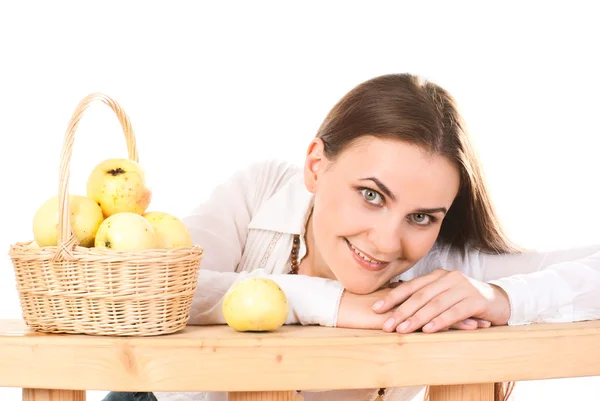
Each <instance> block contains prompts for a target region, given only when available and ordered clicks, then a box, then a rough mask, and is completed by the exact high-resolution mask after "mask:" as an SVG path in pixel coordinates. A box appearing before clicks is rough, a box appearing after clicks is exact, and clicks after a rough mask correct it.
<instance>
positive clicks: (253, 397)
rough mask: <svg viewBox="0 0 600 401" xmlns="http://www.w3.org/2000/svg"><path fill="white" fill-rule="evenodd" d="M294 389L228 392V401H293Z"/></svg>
mask: <svg viewBox="0 0 600 401" xmlns="http://www.w3.org/2000/svg"><path fill="white" fill-rule="evenodd" d="M294 394H295V392H294V391H246V392H233V393H229V394H228V397H227V399H228V400H229V401H294Z"/></svg>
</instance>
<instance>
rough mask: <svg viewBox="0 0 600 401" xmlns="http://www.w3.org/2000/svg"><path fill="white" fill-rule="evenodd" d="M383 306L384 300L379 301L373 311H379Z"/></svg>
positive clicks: (374, 305)
mask: <svg viewBox="0 0 600 401" xmlns="http://www.w3.org/2000/svg"><path fill="white" fill-rule="evenodd" d="M382 306H383V300H379V301H377V302H375V303H374V304H373V310H379V309H381V307H382Z"/></svg>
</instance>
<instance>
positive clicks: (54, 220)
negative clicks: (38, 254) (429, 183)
mask: <svg viewBox="0 0 600 401" xmlns="http://www.w3.org/2000/svg"><path fill="white" fill-rule="evenodd" d="M69 208H70V210H71V215H70V219H71V230H72V231H73V234H74V235H75V238H77V241H78V242H79V245H81V246H84V247H87V248H89V247H92V246H94V238H95V236H96V231H97V230H98V227H99V226H100V224H101V223H102V221H103V220H104V216H103V215H102V209H101V208H100V206H98V204H97V203H96V202H95V201H94V200H93V199H91V198H88V197H86V196H81V195H69ZM59 235H60V233H59V232H58V196H53V197H52V198H49V199H48V200H46V201H45V202H44V203H43V204H42V205H41V206H40V207H39V208H38V210H37V211H36V212H35V214H34V216H33V237H34V240H35V242H36V243H37V244H38V245H39V246H40V247H43V246H56V245H57V244H58V237H59Z"/></svg>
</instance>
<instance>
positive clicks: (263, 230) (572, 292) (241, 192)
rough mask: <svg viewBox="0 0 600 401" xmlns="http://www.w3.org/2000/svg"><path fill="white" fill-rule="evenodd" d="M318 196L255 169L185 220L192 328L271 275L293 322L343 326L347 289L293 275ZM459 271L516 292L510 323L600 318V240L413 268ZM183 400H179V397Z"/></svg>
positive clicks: (329, 396)
mask: <svg viewBox="0 0 600 401" xmlns="http://www.w3.org/2000/svg"><path fill="white" fill-rule="evenodd" d="M311 204H312V194H311V193H310V192H309V191H307V190H306V188H305V186H304V177H303V171H302V169H300V168H298V167H296V166H293V165H290V164H287V163H285V162H278V161H269V162H264V163H258V164H255V165H252V166H251V167H249V168H248V169H245V170H243V171H240V172H238V173H237V174H235V175H234V176H233V177H232V178H231V179H230V180H229V181H227V182H226V183H224V184H222V185H220V186H219V187H217V188H216V190H215V191H214V192H213V193H212V195H211V197H210V198H209V200H208V201H207V202H206V203H204V204H202V205H200V206H199V207H198V208H197V209H196V210H195V211H194V212H193V213H192V214H191V215H190V216H188V217H186V218H184V219H183V220H184V222H185V224H186V226H187V227H188V229H189V230H190V234H191V236H192V239H193V242H194V244H198V245H200V246H201V247H202V248H203V249H204V251H205V254H204V258H203V260H202V264H201V269H200V272H199V279H198V286H197V290H196V293H195V295H194V300H193V304H192V310H191V314H190V320H189V324H190V325H210V324H225V321H224V318H223V314H222V312H221V301H222V298H223V296H224V295H225V292H226V291H227V290H228V289H229V287H231V285H232V284H233V283H234V282H236V281H240V280H243V279H245V278H248V277H254V276H269V277H270V278H271V279H273V280H274V281H275V282H277V284H279V285H280V286H281V288H282V289H283V291H284V292H285V294H286V296H287V298H288V302H289V305H290V313H289V316H288V318H287V321H286V324H303V325H321V326H332V327H335V325H336V321H337V312H338V306H339V302H340V298H341V295H342V292H343V287H342V285H341V284H340V283H339V282H338V281H335V280H329V279H323V278H318V277H309V276H302V275H289V274H288V272H289V271H290V269H291V265H290V262H291V261H290V253H291V249H292V241H293V236H294V235H295V234H300V248H299V260H301V258H302V257H303V256H304V255H305V254H306V243H305V242H304V230H305V222H306V219H307V216H308V212H309V209H310V207H311ZM439 268H442V269H446V270H460V271H461V272H463V273H464V274H465V275H467V276H469V277H472V278H475V279H477V280H480V281H483V282H488V283H491V284H496V285H498V286H500V287H501V288H503V289H504V290H505V291H506V293H507V294H508V297H509V300H510V306H511V316H510V320H509V322H508V324H509V325H522V324H529V323H536V322H572V321H581V320H595V319H599V318H600V245H596V246H589V247H585V248H579V249H571V250H563V251H553V252H545V253H542V252H535V251H526V252H524V253H520V254H514V255H490V254H485V253H482V252H479V251H477V250H475V249H467V252H466V253H465V255H464V257H463V256H461V252H459V250H457V249H452V248H450V247H449V246H441V245H438V244H436V245H434V246H433V247H432V249H431V250H430V251H429V253H428V254H427V255H426V256H425V257H424V258H423V259H421V260H420V261H419V262H418V263H417V264H415V265H414V266H413V267H412V268H411V269H410V270H408V271H407V272H405V273H403V274H401V275H400V276H398V277H397V279H400V280H404V281H406V280H409V279H411V278H413V277H417V276H422V275H424V274H427V273H429V272H431V271H433V270H435V269H439ZM421 389H422V387H415V388H398V389H388V390H387V391H386V395H385V396H384V399H386V400H397V401H405V400H411V399H413V397H415V395H417V394H418V393H419V392H420V390H421ZM376 392H377V389H368V390H364V391H362V390H352V391H350V392H349V391H332V392H303V395H304V399H305V400H306V401H320V400H323V401H324V400H327V401H336V400H340V401H342V400H343V401H346V400H349V399H350V398H349V397H350V394H351V397H352V398H351V399H352V400H363V399H364V400H365V401H366V400H372V399H374V398H375V397H376ZM156 395H157V398H158V399H159V400H161V401H163V400H164V401H175V400H177V401H179V400H182V401H187V400H190V401H196V400H210V401H223V400H226V399H227V398H226V395H225V393H193V394H192V393H178V395H168V394H167V393H156ZM174 397H176V398H174Z"/></svg>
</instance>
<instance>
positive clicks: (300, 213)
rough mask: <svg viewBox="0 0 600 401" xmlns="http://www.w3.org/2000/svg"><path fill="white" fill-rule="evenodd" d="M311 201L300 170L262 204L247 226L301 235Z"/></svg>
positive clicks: (310, 207) (310, 195)
mask: <svg viewBox="0 0 600 401" xmlns="http://www.w3.org/2000/svg"><path fill="white" fill-rule="evenodd" d="M312 202H313V194H312V193H311V192H309V191H308V190H307V189H306V186H305V185H304V172H303V171H302V170H300V171H299V172H297V173H295V174H294V175H293V176H292V177H291V178H290V179H289V180H288V181H287V182H286V183H285V184H284V185H283V186H282V187H281V188H279V189H278V190H277V191H276V192H275V194H273V196H271V197H270V198H269V199H267V201H266V202H264V203H263V204H262V206H261V207H260V208H259V209H258V211H257V213H256V214H255V215H254V217H253V218H252V220H251V221H250V224H249V225H248V228H250V229H259V230H270V231H276V232H281V233H287V234H300V235H302V236H303V235H304V231H305V227H306V220H307V219H308V216H309V212H310V210H311V209H312Z"/></svg>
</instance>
